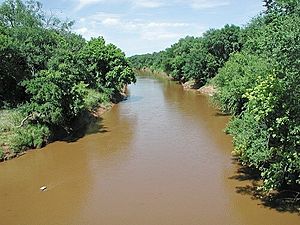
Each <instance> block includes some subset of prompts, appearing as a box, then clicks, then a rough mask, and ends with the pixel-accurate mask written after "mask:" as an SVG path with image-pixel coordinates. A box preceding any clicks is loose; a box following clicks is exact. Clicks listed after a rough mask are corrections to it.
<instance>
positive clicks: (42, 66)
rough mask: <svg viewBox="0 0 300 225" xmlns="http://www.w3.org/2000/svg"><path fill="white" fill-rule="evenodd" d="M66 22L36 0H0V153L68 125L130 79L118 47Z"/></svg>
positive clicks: (61, 132)
mask: <svg viewBox="0 0 300 225" xmlns="http://www.w3.org/2000/svg"><path fill="white" fill-rule="evenodd" d="M73 23H74V22H73V21H61V20H60V19H59V18H56V17H53V16H47V14H46V12H44V11H43V9H42V5H41V4H40V3H39V2H37V1H28V2H26V3H23V2H22V1H20V0H15V1H12V0H6V1H4V2H3V3H2V4H1V5H0V75H1V76H0V109H1V111H0V160H4V159H7V158H11V157H14V156H16V155H19V154H21V153H22V152H24V151H25V150H27V149H30V148H40V147H42V146H43V145H45V144H46V143H48V142H49V141H53V140H55V139H57V138H61V137H62V136H65V135H68V134H69V133H72V131H73V130H74V129H75V128H76V127H77V126H79V124H82V121H86V122H87V121H88V120H87V119H83V118H90V116H91V115H94V116H96V115H97V113H95V112H99V110H97V109H98V108H99V107H101V108H107V107H108V106H109V105H110V104H111V102H118V101H119V100H120V99H121V98H122V96H123V94H122V93H123V92H124V87H125V86H126V85H127V84H130V83H131V82H135V75H134V72H133V70H132V69H131V67H130V66H129V64H128V61H127V59H126V57H125V54H124V53H123V52H122V51H121V50H120V49H119V48H117V47H116V46H115V45H113V44H107V43H106V42H105V40H104V39H103V38H102V37H98V38H92V39H91V40H90V41H86V40H85V39H84V38H83V37H82V36H80V35H77V34H75V33H73V32H71V27H72V25H73ZM100 111H101V110H100ZM80 118H81V119H80ZM79 121H81V122H79Z"/></svg>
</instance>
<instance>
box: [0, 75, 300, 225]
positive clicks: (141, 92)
mask: <svg viewBox="0 0 300 225" xmlns="http://www.w3.org/2000/svg"><path fill="white" fill-rule="evenodd" d="M129 93H130V97H129V98H128V99H127V101H125V102H122V103H120V104H118V105H116V106H115V107H113V108H112V109H111V110H110V111H109V112H107V113H106V114H105V115H104V116H103V118H102V120H101V121H98V123H99V124H98V127H100V128H101V129H100V130H99V129H98V131H99V132H96V133H95V132H92V133H91V134H89V135H87V136H85V137H83V138H81V139H79V140H77V141H75V142H71V143H66V142H56V143H53V144H50V145H49V146H47V147H46V148H44V149H42V150H38V151H33V152H30V153H28V154H26V155H25V156H23V157H21V158H19V159H15V160H12V161H9V162H5V163H2V164H0V193H1V194H0V202H1V206H2V207H1V210H0V217H1V223H0V224H5V225H10V224H17V225H23V224H24V225H25V224H26V225H28V224H43V225H47V224H49V225H50V224H68V225H69V224H70V225H72V224H74V225H75V224H76V225H77V224H104V225H160V224H162V225H206V224H209V225H215V224H224V225H227V224H228V225H242V224H243V225H250V224H251V225H256V224H260V225H261V224H264V225H268V224H270V225H271V224H272V225H273V224H274V225H282V224H284V225H290V224H291V225H292V224H293V225H294V224H298V223H299V222H300V221H299V218H298V217H297V215H295V214H289V213H278V212H276V211H275V210H268V209H267V208H264V207H263V206H261V205H259V204H260V202H259V201H256V200H251V197H250V196H247V195H241V194H238V193H236V187H238V186H243V185H247V182H248V181H238V180H237V179H229V178H230V177H233V176H234V175H235V171H236V169H237V166H236V165H233V164H232V162H231V157H230V152H231V150H232V145H231V140H230V137H228V136H226V135H225V134H224V133H223V132H222V130H223V129H224V127H225V124H226V122H227V121H228V117H226V116H217V115H216V114H217V112H216V111H215V110H214V109H213V108H212V107H211V106H209V104H208V99H207V98H206V97H205V96H202V95H199V94H197V93H195V92H192V91H184V90H183V89H182V87H181V86H179V85H177V84H175V83H174V82H171V81H167V80H165V79H153V78H150V77H145V76H143V77H140V78H139V79H138V82H137V84H135V85H131V86H130V87H129ZM101 130H105V131H106V132H100V131H101ZM43 185H46V186H47V187H48V189H47V191H45V192H40V190H39V188H40V187H41V186H43Z"/></svg>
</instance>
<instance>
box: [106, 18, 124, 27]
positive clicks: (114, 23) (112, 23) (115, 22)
mask: <svg viewBox="0 0 300 225" xmlns="http://www.w3.org/2000/svg"><path fill="white" fill-rule="evenodd" d="M102 24H103V25H105V26H117V25H120V24H121V21H120V20H119V19H118V18H106V19H104V20H103V21H102Z"/></svg>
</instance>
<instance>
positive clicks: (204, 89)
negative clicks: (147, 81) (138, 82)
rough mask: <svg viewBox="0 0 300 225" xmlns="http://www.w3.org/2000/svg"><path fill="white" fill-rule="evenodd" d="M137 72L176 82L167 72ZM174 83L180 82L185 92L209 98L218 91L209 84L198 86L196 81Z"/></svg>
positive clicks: (150, 70)
mask: <svg viewBox="0 0 300 225" xmlns="http://www.w3.org/2000/svg"><path fill="white" fill-rule="evenodd" d="M135 72H136V73H139V74H147V75H149V74H150V75H151V76H155V77H157V76H158V77H161V78H165V79H168V80H174V78H173V77H171V76H170V75H168V74H167V73H166V72H163V71H156V70H152V69H150V68H142V69H139V70H135ZM174 81H177V82H179V83H180V84H181V85H182V86H183V88H184V89H185V90H196V91H197V92H199V93H201V94H204V95H208V96H213V95H214V94H215V93H216V91H217V89H216V87H215V86H214V85H212V84H209V83H207V84H205V85H204V86H199V84H197V83H196V82H195V81H194V80H191V81H187V82H181V81H179V80H174Z"/></svg>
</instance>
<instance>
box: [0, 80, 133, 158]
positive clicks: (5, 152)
mask: <svg viewBox="0 0 300 225" xmlns="http://www.w3.org/2000/svg"><path fill="white" fill-rule="evenodd" d="M126 92H127V87H126V86H124V88H123V89H122V90H121V92H120V93H118V94H115V95H114V96H113V97H112V100H111V102H109V103H106V104H100V105H99V107H97V108H96V109H94V110H92V111H89V110H84V111H83V112H82V113H81V114H80V115H79V116H78V117H77V118H76V119H75V120H74V121H73V122H72V123H71V124H70V125H69V127H67V128H63V127H55V128H52V130H53V131H52V134H51V136H50V137H49V139H48V140H45V144H44V146H43V147H45V146H46V145H47V144H49V143H52V142H55V141H59V140H64V141H73V140H76V139H78V138H81V137H83V136H84V134H85V133H86V131H87V129H88V128H89V126H90V125H91V124H93V123H96V122H97V120H99V118H101V116H102V115H103V114H104V113H105V112H107V111H109V110H110V109H111V108H112V107H113V106H114V105H115V104H117V103H119V102H121V101H123V100H124V99H126V97H127V94H126ZM0 147H1V149H2V156H1V158H0V162H2V161H7V160H10V159H13V158H17V157H20V156H22V155H24V154H26V152H28V151H32V150H36V149H30V148H28V149H25V150H23V151H21V152H14V151H12V150H11V149H10V148H9V147H8V146H7V145H3V146H0Z"/></svg>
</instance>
